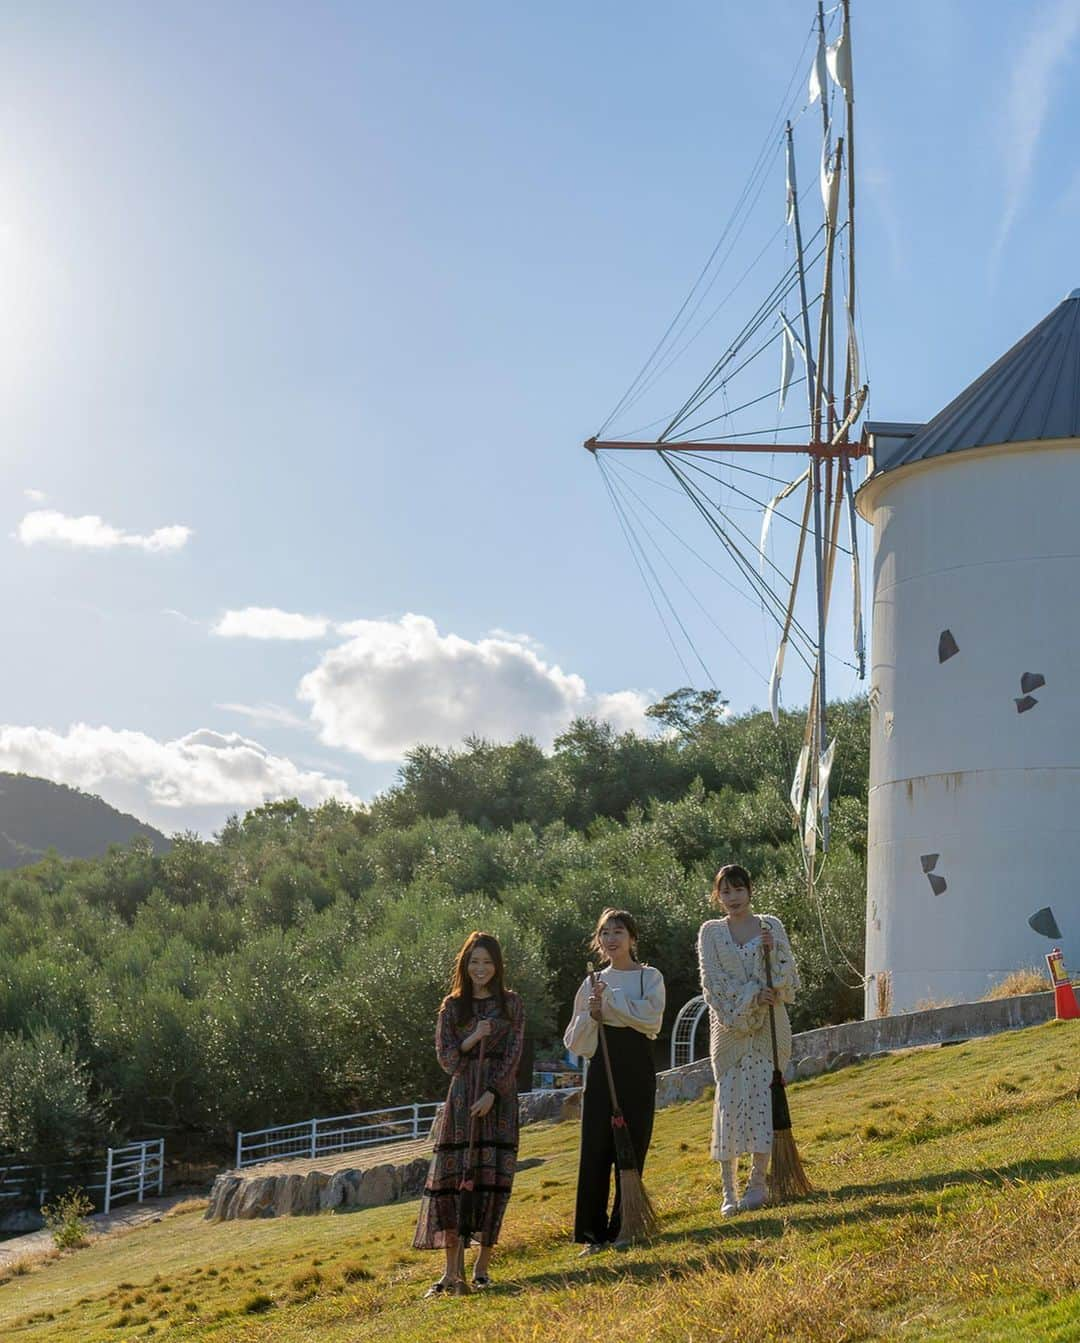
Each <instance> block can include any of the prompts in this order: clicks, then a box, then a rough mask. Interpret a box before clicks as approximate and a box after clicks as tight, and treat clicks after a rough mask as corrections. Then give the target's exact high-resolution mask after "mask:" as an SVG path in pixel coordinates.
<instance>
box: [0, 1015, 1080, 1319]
mask: <svg viewBox="0 0 1080 1343" xmlns="http://www.w3.org/2000/svg"><path fill="white" fill-rule="evenodd" d="M790 1096H791V1108H792V1114H793V1116H794V1122H795V1133H796V1137H797V1139H798V1142H799V1146H800V1149H801V1151H802V1153H803V1155H804V1158H805V1159H806V1161H807V1164H808V1167H809V1168H810V1170H811V1173H812V1175H813V1178H814V1179H815V1181H816V1183H817V1186H818V1189H819V1192H818V1193H817V1194H816V1195H814V1196H813V1197H812V1198H809V1199H807V1200H806V1201H805V1202H802V1203H800V1204H797V1205H793V1206H791V1207H785V1208H780V1209H776V1210H768V1209H766V1210H765V1211H763V1212H761V1213H758V1214H744V1215H742V1216H740V1217H738V1218H736V1219H734V1220H733V1221H731V1222H725V1223H721V1221H720V1218H719V1215H718V1208H719V1198H718V1181H717V1172H716V1169H715V1167H714V1166H713V1165H712V1164H711V1163H710V1162H709V1161H708V1159H707V1155H706V1152H707V1139H708V1130H709V1120H710V1111H709V1105H708V1103H707V1102H704V1101H703V1102H697V1103H694V1104H689V1105H684V1106H680V1107H676V1108H673V1109H669V1110H664V1111H661V1113H660V1115H659V1116H658V1121H657V1132H656V1139H655V1142H654V1146H653V1150H652V1153H651V1155H650V1158H649V1164H648V1168H647V1170H646V1183H647V1185H648V1187H649V1189H650V1192H651V1193H652V1195H653V1197H654V1200H655V1202H656V1203H657V1204H658V1207H659V1209H660V1212H661V1215H662V1228H661V1233H660V1235H659V1237H658V1238H657V1239H656V1240H655V1241H654V1242H653V1243H652V1244H650V1245H648V1246H646V1247H642V1248H640V1249H633V1250H631V1251H629V1252H627V1253H624V1254H616V1253H614V1252H611V1253H608V1254H605V1255H601V1256H598V1257H596V1258H593V1259H590V1260H579V1259H578V1258H577V1257H576V1251H575V1248H574V1247H572V1246H570V1245H569V1244H568V1243H567V1228H568V1226H569V1224H570V1220H571V1210H572V1200H573V1191H574V1179H575V1173H576V1162H577V1151H576V1146H577V1136H578V1133H577V1127H576V1125H573V1124H564V1125H557V1126H553V1127H541V1128H534V1129H528V1130H526V1131H525V1133H524V1140H523V1143H522V1159H523V1163H524V1166H525V1167H526V1168H525V1169H524V1170H522V1172H521V1174H520V1175H519V1176H518V1181H517V1192H516V1194H515V1196H514V1201H513V1203H512V1204H511V1207H510V1211H509V1214H508V1218H507V1225H506V1228H505V1237H504V1244H503V1246H501V1247H500V1250H499V1252H498V1254H497V1257H496V1259H495V1261H494V1274H495V1276H496V1278H497V1279H498V1285H497V1286H496V1287H494V1288H492V1289H490V1290H489V1291H488V1292H486V1293H484V1294H482V1295H476V1296H473V1297H471V1298H468V1299H458V1300H450V1301H434V1302H427V1301H423V1300H422V1299H421V1297H422V1295H423V1292H424V1289H425V1288H426V1287H427V1285H428V1283H429V1282H431V1281H432V1280H433V1279H434V1277H435V1276H437V1272H438V1258H439V1256H436V1255H432V1254H419V1253H416V1252H414V1251H411V1250H410V1249H409V1243H410V1239H411V1235H412V1228H413V1222H414V1219H415V1216H416V1204H415V1202H414V1203H408V1204H398V1205H395V1206H393V1207H389V1208H379V1209H373V1210H370V1211H365V1212H355V1213H350V1214H344V1215H323V1216H316V1217H307V1218H281V1219H277V1220H270V1221H259V1222H229V1223H225V1224H222V1225H218V1226H210V1225H207V1224H206V1223H205V1222H204V1221H203V1220H202V1218H201V1216H200V1215H199V1214H198V1213H197V1212H195V1213H189V1214H187V1215H182V1216H177V1217H171V1218H168V1219H167V1220H165V1221H163V1222H161V1223H159V1224H157V1225H154V1226H150V1227H148V1228H146V1229H144V1230H140V1231H137V1232H133V1233H131V1234H130V1235H128V1236H126V1237H123V1238H119V1239H115V1240H113V1241H111V1242H109V1241H106V1242H102V1243H100V1244H98V1245H95V1246H92V1247H91V1248H89V1249H86V1250H82V1251H77V1252H75V1253H73V1254H71V1255H68V1256H65V1257H63V1258H61V1259H59V1260H56V1261H53V1262H51V1263H48V1264H45V1265H43V1266H42V1267H41V1268H39V1269H36V1270H34V1271H33V1272H31V1273H29V1274H26V1275H21V1276H16V1277H13V1278H11V1279H10V1280H8V1281H6V1282H5V1283H3V1285H2V1286H0V1339H3V1340H4V1343H9V1341H11V1343H14V1340H20V1341H21V1340H24V1339H25V1340H43V1339H49V1340H54V1339H55V1340H59V1339H62V1340H64V1343H89V1341H90V1340H94V1343H100V1341H103V1340H109V1341H110V1343H117V1340H123V1339H135V1338H143V1337H147V1336H151V1337H164V1338H168V1339H178V1340H179V1339H214V1340H233V1339H237V1340H280V1343H293V1341H294V1340H295V1341H296V1343H300V1340H304V1341H305V1343H306V1341H307V1340H311V1343H314V1341H315V1340H319V1343H324V1341H326V1343H345V1341H346V1340H349V1341H350V1343H351V1341H352V1340H358V1339H374V1340H385V1343H406V1340H408V1341H410V1343H411V1341H412V1340H427V1341H428V1343H451V1341H452V1340H466V1339H467V1340H473V1339H480V1338H497V1339H498V1340H500V1343H524V1341H525V1340H543V1339H555V1340H558V1341H559V1343H586V1340H587V1341H588V1343H595V1340H597V1339H604V1338H619V1339H633V1340H639V1341H640V1343H646V1340H693V1341H694V1343H698V1341H699V1340H704V1339H733V1340H750V1339H783V1340H788V1339H792V1340H798V1339H829V1340H837V1339H890V1340H892V1339H909V1338H910V1339H941V1340H950V1341H951V1340H978V1343H987V1341H989V1340H996V1339H1015V1340H1023V1343H1030V1340H1066V1339H1070V1340H1071V1339H1080V1023H1059V1022H1051V1023H1049V1024H1048V1025H1046V1026H1040V1027H1035V1028H1032V1029H1030V1030H1026V1031H1019V1032H1014V1033H1011V1034H1007V1035H1001V1036H998V1037H996V1038H993V1039H988V1040H979V1041H972V1042H971V1043H969V1044H965V1045H959V1046H955V1047H952V1048H943V1049H932V1050H919V1051H914V1052H911V1053H908V1054H904V1055H898V1056H893V1057H891V1058H887V1059H881V1060H877V1061H874V1062H871V1063H866V1064H863V1065H861V1066H857V1067H853V1068H849V1069H846V1070H844V1071H842V1072H839V1073H836V1074H833V1075H830V1076H826V1077H822V1078H818V1079H815V1080H814V1081H812V1082H808V1083H804V1084H800V1085H797V1086H793V1087H792V1088H791V1091H790Z"/></svg>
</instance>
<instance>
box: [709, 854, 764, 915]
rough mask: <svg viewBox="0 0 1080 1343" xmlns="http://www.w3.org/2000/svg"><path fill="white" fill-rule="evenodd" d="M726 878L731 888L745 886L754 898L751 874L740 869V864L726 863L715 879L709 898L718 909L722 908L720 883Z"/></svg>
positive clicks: (743, 868) (742, 868)
mask: <svg viewBox="0 0 1080 1343" xmlns="http://www.w3.org/2000/svg"><path fill="white" fill-rule="evenodd" d="M725 877H726V878H727V881H728V884H729V885H730V886H744V887H745V888H746V891H747V893H748V894H749V895H750V897H751V898H753V894H754V888H753V886H752V885H751V884H750V873H749V872H747V870H746V868H745V867H740V866H739V864H738V863H725V864H724V866H723V867H722V868H721V869H720V871H719V872H717V874H716V876H715V877H714V879H713V884H712V894H711V895H710V896H709V901H710V903H711V904H714V905H716V906H717V907H718V908H719V907H721V905H722V901H721V899H720V883H721V882H722V881H723V880H724V878H725Z"/></svg>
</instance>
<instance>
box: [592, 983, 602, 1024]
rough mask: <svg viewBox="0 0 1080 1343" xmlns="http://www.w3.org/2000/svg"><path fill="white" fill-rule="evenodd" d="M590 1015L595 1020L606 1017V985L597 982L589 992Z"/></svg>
mask: <svg viewBox="0 0 1080 1343" xmlns="http://www.w3.org/2000/svg"><path fill="white" fill-rule="evenodd" d="M589 1016H591V1017H592V1019H593V1021H603V1019H604V986H603V984H600V983H596V984H594V985H593V987H592V989H591V991H590V993H589Z"/></svg>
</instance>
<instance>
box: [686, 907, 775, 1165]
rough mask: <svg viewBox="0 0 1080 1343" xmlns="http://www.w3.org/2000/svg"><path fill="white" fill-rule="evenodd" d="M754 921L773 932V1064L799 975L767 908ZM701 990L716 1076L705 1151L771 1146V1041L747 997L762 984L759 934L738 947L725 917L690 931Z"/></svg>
mask: <svg viewBox="0 0 1080 1343" xmlns="http://www.w3.org/2000/svg"><path fill="white" fill-rule="evenodd" d="M757 917H758V920H759V922H760V923H761V924H762V925H763V926H765V927H767V928H769V929H770V930H771V932H772V935H773V949H772V952H771V956H770V959H771V962H772V978H773V987H774V988H775V989H776V990H777V991H778V994H779V997H780V1002H779V1003H778V1004H777V1006H776V1007H775V1009H774V1011H775V1014H776V1044H777V1052H778V1054H779V1061H780V1068H781V1070H783V1069H784V1068H785V1067H786V1066H787V1063H788V1060H789V1059H790V1058H791V1023H790V1022H789V1021H788V1015H787V1011H786V1009H785V1007H784V1004H785V1003H792V1002H794V1001H795V993H796V990H797V989H798V987H799V974H798V971H797V969H796V967H795V960H794V958H793V956H792V954H791V944H790V943H789V942H788V936H787V933H786V932H785V931H784V925H783V924H782V923H781V922H780V920H779V919H778V918H776V917H775V916H774V915H772V914H759V915H758V916H757ZM698 960H699V963H700V966H701V990H702V993H703V994H704V997H705V1002H706V1003H707V1004H708V1007H709V1053H710V1055H711V1057H712V1067H713V1077H714V1078H715V1079H716V1101H715V1105H714V1108H713V1133H712V1147H711V1155H712V1158H713V1160H714V1161H730V1160H732V1159H734V1158H735V1157H738V1156H740V1155H742V1154H743V1153H744V1152H768V1151H771V1149H772V1141H773V1126H772V1096H771V1093H770V1090H769V1084H770V1083H771V1081H772V1073H773V1057H772V1039H771V1036H770V1032H769V1009H768V1008H767V1007H762V1006H761V1005H760V1004H758V1003H755V1002H754V999H755V997H756V996H757V994H758V992H759V991H760V990H761V989H763V988H766V987H767V984H766V981H765V957H764V954H763V948H762V945H761V935H760V933H759V934H756V935H755V936H754V937H752V938H751V939H750V941H749V942H747V943H746V945H745V946H739V944H738V943H737V942H736V941H735V939H734V938H733V937H732V936H731V933H730V932H729V931H728V926H727V920H726V919H710V920H709V921H708V922H707V923H703V924H702V926H701V931H700V933H699V934H698Z"/></svg>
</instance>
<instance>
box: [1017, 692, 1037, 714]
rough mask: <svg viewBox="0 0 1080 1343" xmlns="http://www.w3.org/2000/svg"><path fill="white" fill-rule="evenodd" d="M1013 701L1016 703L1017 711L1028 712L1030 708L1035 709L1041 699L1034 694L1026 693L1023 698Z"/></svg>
mask: <svg viewBox="0 0 1080 1343" xmlns="http://www.w3.org/2000/svg"><path fill="white" fill-rule="evenodd" d="M1013 702H1014V703H1015V705H1016V712H1017V713H1027V711H1028V710H1029V709H1034V707H1035V705H1036V704H1038V702H1039V701H1038V700H1037V699H1036V698H1035V696H1034V695H1025V696H1024V698H1023V699H1018V700H1014V701H1013Z"/></svg>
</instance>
